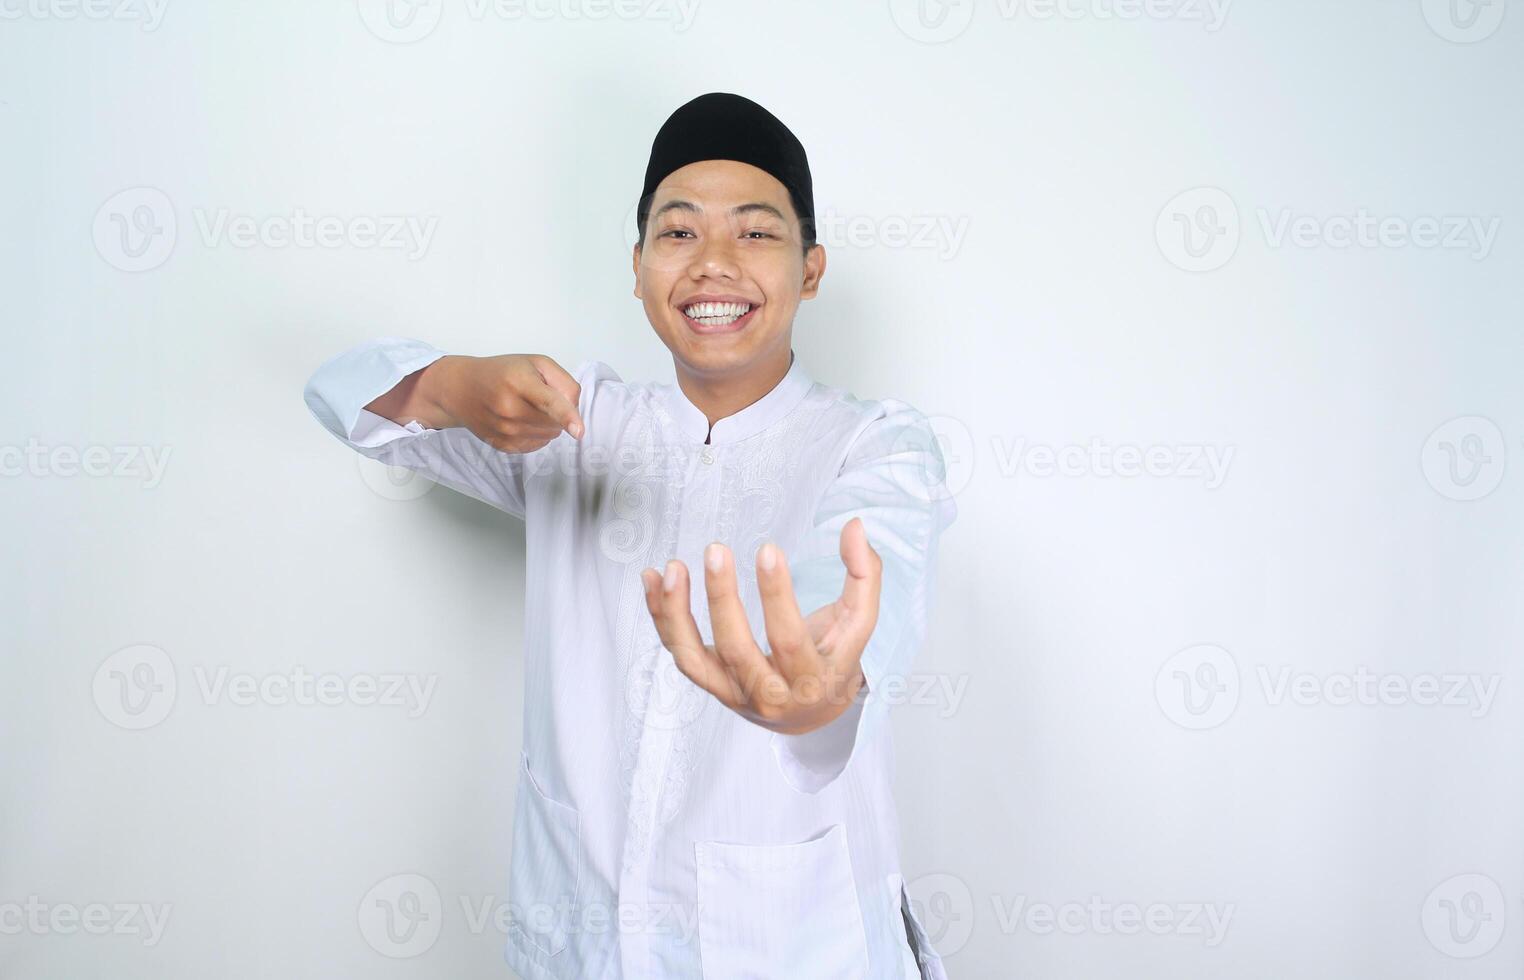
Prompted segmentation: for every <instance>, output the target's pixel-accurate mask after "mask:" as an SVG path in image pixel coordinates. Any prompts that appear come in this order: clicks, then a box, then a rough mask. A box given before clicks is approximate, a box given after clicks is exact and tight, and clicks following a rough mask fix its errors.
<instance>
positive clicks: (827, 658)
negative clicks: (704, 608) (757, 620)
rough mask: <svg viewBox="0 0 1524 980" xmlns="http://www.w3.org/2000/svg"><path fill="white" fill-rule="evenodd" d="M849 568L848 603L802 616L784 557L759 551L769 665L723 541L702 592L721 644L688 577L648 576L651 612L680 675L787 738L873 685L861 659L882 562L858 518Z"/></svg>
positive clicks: (644, 574)
mask: <svg viewBox="0 0 1524 980" xmlns="http://www.w3.org/2000/svg"><path fill="white" fill-rule="evenodd" d="M841 559H842V562H843V563H844V564H845V565H846V567H847V577H846V581H845V582H844V583H843V586H842V590H841V597H840V598H838V599H836V600H834V601H832V602H830V603H827V604H826V605H824V606H821V607H820V608H819V609H816V610H815V611H813V612H811V613H810V614H809V615H808V616H805V615H803V614H801V612H800V609H799V602H798V600H797V599H796V598H795V596H794V586H793V580H792V579H791V578H790V576H789V571H788V563H787V562H786V561H785V560H784V555H783V551H782V549H780V548H779V547H778V546H777V545H775V544H773V543H772V542H768V543H767V544H764V545H763V546H762V547H761V548H759V549H757V554H756V567H757V589H758V591H759V592H760V593H761V595H762V615H763V619H764V621H765V630H766V636H767V644H768V646H769V647H770V648H771V656H769V655H768V654H766V653H764V652H763V651H762V650H761V649H760V648H759V647H758V646H757V644H756V641H755V640H754V639H753V636H752V630H751V625H750V623H749V622H748V621H747V619H746V608H745V606H744V605H743V603H742V600H741V596H740V591H739V589H738V587H737V585H736V572H735V563H734V556H733V555H732V554H731V551H730V549H729V548H727V547H726V546H725V545H723V544H720V543H718V542H716V543H714V544H711V545H710V546H709V547H708V548H707V549H706V550H705V553H704V589H705V592H706V593H707V595H708V600H709V621H710V625H711V626H712V627H713V633H714V643H712V644H706V643H705V642H704V640H703V637H702V636H700V635H699V629H698V624H697V623H696V622H695V621H694V619H693V613H692V610H691V609H690V607H689V594H690V587H689V584H688V568H687V566H685V565H684V564H683V563H682V562H680V561H678V560H676V559H673V560H671V561H669V562H667V567H666V574H665V575H663V574H662V573H660V572H658V571H657V570H656V569H654V568H646V569H642V570H641V573H640V577H641V581H642V582H643V583H644V585H645V590H646V607H647V608H648V609H649V610H650V613H651V618H652V620H653V621H654V622H655V624H656V631H657V633H658V634H659V635H660V637H661V641H662V645H663V646H664V647H666V648H667V650H668V651H670V652H671V654H672V657H673V659H674V660H675V661H676V663H677V667H678V669H679V670H681V671H682V672H683V674H684V675H685V676H687V677H688V678H689V679H690V680H692V681H693V682H694V683H695V684H697V685H698V686H699V687H702V688H703V689H704V690H706V691H708V692H709V693H710V694H712V695H714V696H715V697H716V698H718V699H719V700H720V701H721V702H723V703H724V704H725V705H726V706H728V707H729V708H731V709H732V710H734V711H735V712H737V713H738V714H740V715H741V716H742V717H743V718H746V719H748V720H749V721H752V722H755V723H756V724H758V725H761V726H762V727H764V728H767V729H770V730H772V731H775V732H781V733H784V734H789V735H798V734H803V733H804V732H809V731H813V730H815V729H817V728H820V727H821V726H823V725H826V724H828V723H829V722H831V721H832V720H834V719H835V718H836V717H837V716H839V715H840V714H841V713H842V712H844V711H846V709H847V708H848V707H849V706H850V705H851V704H852V701H853V699H854V698H856V696H857V693H858V691H859V690H860V689H861V688H862V685H863V684H864V683H866V680H865V678H864V676H863V673H862V655H863V650H864V648H866V647H867V645H868V638H869V637H870V636H872V635H873V628H874V626H875V625H876V624H877V622H878V601H879V591H880V588H881V586H882V583H883V559H881V558H880V557H879V554H878V552H877V551H874V550H873V547H872V545H870V544H869V543H868V532H867V531H866V530H865V529H864V527H863V522H862V519H861V518H857V517H854V518H852V519H851V520H850V521H848V522H847V523H846V525H845V526H843V527H842V529H841Z"/></svg>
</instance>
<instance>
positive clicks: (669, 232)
mask: <svg viewBox="0 0 1524 980" xmlns="http://www.w3.org/2000/svg"><path fill="white" fill-rule="evenodd" d="M692 234H693V232H691V231H689V230H688V229H686V228H669V229H667V230H666V231H664V232H662V233H661V234H660V235H658V236H657V237H658V238H666V237H668V236H671V235H689V236H691V235H692Z"/></svg>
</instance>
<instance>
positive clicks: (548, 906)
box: [508, 750, 582, 956]
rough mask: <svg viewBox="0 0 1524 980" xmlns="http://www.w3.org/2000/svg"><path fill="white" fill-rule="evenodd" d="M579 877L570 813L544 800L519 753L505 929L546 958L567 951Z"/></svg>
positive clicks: (576, 830) (578, 840)
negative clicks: (542, 953) (517, 785)
mask: <svg viewBox="0 0 1524 980" xmlns="http://www.w3.org/2000/svg"><path fill="white" fill-rule="evenodd" d="M581 871H582V833H581V826H580V820H579V816H578V814H577V811H576V810H575V809H573V808H572V807H570V806H568V805H566V804H565V803H562V802H560V801H558V800H553V799H551V798H550V797H549V796H546V795H545V791H544V790H543V789H542V788H541V787H540V784H539V781H538V780H536V779H535V777H534V772H533V771H532V770H531V769H530V768H529V754H528V753H527V752H524V751H522V750H521V751H520V753H519V788H518V799H517V801H516V802H515V804H514V817H513V856H512V857H511V858H510V859H509V870H508V895H509V902H508V927H509V928H510V929H512V930H515V931H517V932H518V933H519V934H520V936H522V937H523V938H524V939H526V940H527V941H528V942H530V943H531V944H533V945H534V946H535V947H536V948H537V949H539V950H541V951H542V952H544V953H547V954H549V955H551V956H554V955H555V954H556V953H559V952H561V950H563V949H565V948H566V943H567V938H568V935H569V933H570V931H571V920H572V914H573V910H574V907H575V905H576V902H577V892H578V884H579V878H580V876H581Z"/></svg>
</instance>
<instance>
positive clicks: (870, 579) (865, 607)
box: [841, 517, 884, 622]
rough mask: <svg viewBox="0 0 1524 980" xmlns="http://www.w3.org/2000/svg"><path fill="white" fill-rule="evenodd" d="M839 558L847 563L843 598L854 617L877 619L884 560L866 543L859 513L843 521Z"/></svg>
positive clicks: (864, 528)
mask: <svg viewBox="0 0 1524 980" xmlns="http://www.w3.org/2000/svg"><path fill="white" fill-rule="evenodd" d="M841 561H842V564H844V565H846V566H847V579H846V581H845V582H844V583H843V584H842V588H841V598H842V601H843V602H844V603H845V604H846V606H847V608H848V609H850V610H852V615H853V616H854V617H856V616H864V617H865V618H867V620H868V621H869V622H874V621H876V620H877V617H878V596H879V586H880V583H881V582H882V578H883V570H884V563H883V560H882V559H881V558H879V555H878V552H877V551H874V550H873V546H872V545H871V544H869V543H868V529H867V527H866V526H864V524H863V519H862V518H861V517H854V518H852V519H851V520H850V521H848V522H847V523H846V524H844V525H842V528H841Z"/></svg>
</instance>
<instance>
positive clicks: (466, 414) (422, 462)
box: [304, 337, 584, 518]
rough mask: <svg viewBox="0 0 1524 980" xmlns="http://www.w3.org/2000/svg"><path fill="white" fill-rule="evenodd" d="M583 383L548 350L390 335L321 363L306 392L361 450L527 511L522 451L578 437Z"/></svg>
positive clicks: (511, 509) (323, 418) (320, 413)
mask: <svg viewBox="0 0 1524 980" xmlns="http://www.w3.org/2000/svg"><path fill="white" fill-rule="evenodd" d="M579 397H580V386H579V385H578V383H577V381H576V379H575V378H573V377H572V375H570V374H568V373H567V372H566V371H565V369H563V368H562V367H561V366H560V365H559V364H557V363H556V362H555V361H554V360H552V359H550V358H549V357H545V356H544V355H540V354H508V355H502V356H499V357H460V356H453V355H449V354H446V353H444V352H443V351H440V350H437V349H436V348H433V347H431V346H429V345H428V344H425V343H422V342H420V341H416V340H409V339H404V338H397V337H384V338H380V339H378V340H373V341H370V342H368V343H364V344H360V345H359V346H357V347H354V348H351V349H350V350H347V351H345V352H344V353H342V354H340V355H338V356H337V357H334V358H332V359H330V360H328V361H327V362H325V363H324V364H323V365H322V366H320V367H319V368H318V369H317V370H316V371H315V372H314V373H313V375H312V377H311V378H310V379H309V380H308V382H307V386H306V389H305V391H304V398H305V400H306V403H307V406H308V408H309V409H310V410H311V411H312V414H313V415H314V417H316V418H317V420H318V421H319V422H321V423H322V425H323V427H324V428H326V429H328V431H329V432H331V433H333V434H334V436H336V437H337V438H338V439H339V440H340V441H341V442H343V443H345V444H346V445H348V446H349V447H350V448H352V449H354V450H355V451H356V452H359V453H361V454H362V455H365V456H368V457H370V458H372V459H376V460H379V461H381V462H384V463H387V464H390V465H394V466H403V467H406V468H408V469H411V470H415V471H418V472H420V473H422V474H423V475H425V476H427V477H428V478H429V479H431V480H433V481H435V482H436V483H442V484H444V485H446V486H449V487H451V488H452V489H455V490H458V491H460V492H462V493H465V494H468V495H470V496H472V497H475V498H476V499H478V500H482V501H484V502H486V503H490V504H492V505H493V506H496V507H499V508H501V509H502V510H505V511H507V512H508V513H511V514H514V515H516V516H518V517H520V518H522V517H523V516H524V469H523V467H524V463H523V455H524V454H526V453H529V452H533V451H534V450H536V449H539V448H541V447H542V446H545V445H547V444H549V443H550V441H551V440H553V439H555V438H556V437H557V436H559V435H560V433H561V432H562V431H566V432H569V433H571V434H572V435H573V438H580V437H581V435H582V432H583V431H584V426H583V422H582V419H581V416H580V415H579V414H578V407H577V406H578V401H579Z"/></svg>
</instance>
